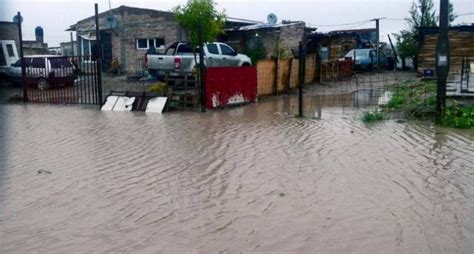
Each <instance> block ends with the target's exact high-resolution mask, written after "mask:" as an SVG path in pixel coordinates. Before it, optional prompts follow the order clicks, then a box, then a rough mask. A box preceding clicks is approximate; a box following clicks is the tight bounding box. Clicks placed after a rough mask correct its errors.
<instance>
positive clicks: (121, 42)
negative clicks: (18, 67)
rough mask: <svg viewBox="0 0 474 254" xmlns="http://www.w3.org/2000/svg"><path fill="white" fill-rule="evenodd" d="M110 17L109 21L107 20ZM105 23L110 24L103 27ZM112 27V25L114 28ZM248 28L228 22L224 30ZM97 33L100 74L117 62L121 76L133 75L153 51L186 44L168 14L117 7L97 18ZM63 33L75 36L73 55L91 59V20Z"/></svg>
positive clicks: (171, 16)
mask: <svg viewBox="0 0 474 254" xmlns="http://www.w3.org/2000/svg"><path fill="white" fill-rule="evenodd" d="M110 15H112V16H113V18H110ZM106 20H113V22H108V23H106ZM114 24H116V25H114ZM239 24H248V23H247V22H244V21H239V20H237V19H236V20H231V21H229V22H227V23H226V26H229V27H230V26H238V25H239ZM99 30H100V38H101V43H102V59H103V66H102V69H103V70H107V69H109V68H110V64H111V62H112V60H114V59H116V60H118V62H119V64H120V67H121V70H122V72H128V73H137V72H141V71H142V70H143V68H144V55H145V54H146V52H147V50H149V49H150V48H152V47H154V48H155V49H157V50H158V52H164V50H165V49H166V48H167V47H168V46H170V45H171V44H172V43H174V42H176V41H184V40H186V33H185V31H184V29H182V28H181V27H180V26H179V25H178V23H177V21H176V19H175V16H174V14H173V13H172V12H167V11H159V10H151V9H143V8H136V7H129V6H120V7H118V8H115V9H112V10H110V11H105V12H103V13H100V14H99ZM67 31H75V32H76V35H77V49H78V50H77V51H78V53H77V55H82V56H90V57H91V58H92V59H94V58H95V57H96V56H95V52H96V50H95V47H96V46H95V45H96V34H95V33H96V28H95V17H94V16H91V17H88V18H86V19H83V20H80V21H78V22H77V23H76V24H74V25H71V26H70V27H69V28H68V29H67Z"/></svg>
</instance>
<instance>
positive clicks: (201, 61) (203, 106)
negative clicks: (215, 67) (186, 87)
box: [198, 25, 206, 112]
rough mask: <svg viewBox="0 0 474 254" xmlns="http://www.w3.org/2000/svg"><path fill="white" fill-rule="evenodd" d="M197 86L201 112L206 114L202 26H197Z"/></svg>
mask: <svg viewBox="0 0 474 254" xmlns="http://www.w3.org/2000/svg"><path fill="white" fill-rule="evenodd" d="M198 36H199V84H200V87H201V112H206V84H205V80H204V75H205V71H206V70H205V69H204V48H203V47H204V43H203V38H202V26H201V25H199V30H198Z"/></svg>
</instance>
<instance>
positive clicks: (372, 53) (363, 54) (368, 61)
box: [344, 49, 388, 70]
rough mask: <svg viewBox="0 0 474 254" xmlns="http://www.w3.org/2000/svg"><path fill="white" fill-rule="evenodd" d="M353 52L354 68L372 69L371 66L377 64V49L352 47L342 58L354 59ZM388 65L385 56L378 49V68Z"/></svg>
mask: <svg viewBox="0 0 474 254" xmlns="http://www.w3.org/2000/svg"><path fill="white" fill-rule="evenodd" d="M354 54H355V64H354V66H355V68H356V69H358V70H372V67H374V68H375V67H376V66H377V50H375V49H352V50H350V51H349V52H348V53H347V54H346V55H345V56H344V58H351V59H352V60H354ZM387 67H388V58H387V56H386V55H385V54H384V53H383V52H382V51H380V68H384V69H386V68H387Z"/></svg>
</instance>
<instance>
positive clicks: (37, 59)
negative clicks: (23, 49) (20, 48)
mask: <svg viewBox="0 0 474 254" xmlns="http://www.w3.org/2000/svg"><path fill="white" fill-rule="evenodd" d="M24 65H25V74H26V77H25V81H26V84H27V85H28V87H30V88H37V89H39V90H45V89H48V88H50V87H55V86H72V85H74V79H75V67H74V65H73V64H72V63H71V61H70V60H69V59H68V58H67V57H64V56H53V55H34V56H25V57H24ZM8 78H9V79H10V81H11V82H12V83H14V84H21V83H22V76H21V60H18V61H17V62H16V63H14V64H12V65H11V67H10V69H9V71H8Z"/></svg>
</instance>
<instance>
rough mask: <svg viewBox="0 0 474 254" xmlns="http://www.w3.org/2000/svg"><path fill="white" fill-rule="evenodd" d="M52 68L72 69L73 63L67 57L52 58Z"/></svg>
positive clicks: (50, 60)
mask: <svg viewBox="0 0 474 254" xmlns="http://www.w3.org/2000/svg"><path fill="white" fill-rule="evenodd" d="M49 62H50V63H51V68H62V67H72V64H71V62H69V60H68V59H67V58H65V57H55V58H50V59H49Z"/></svg>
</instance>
